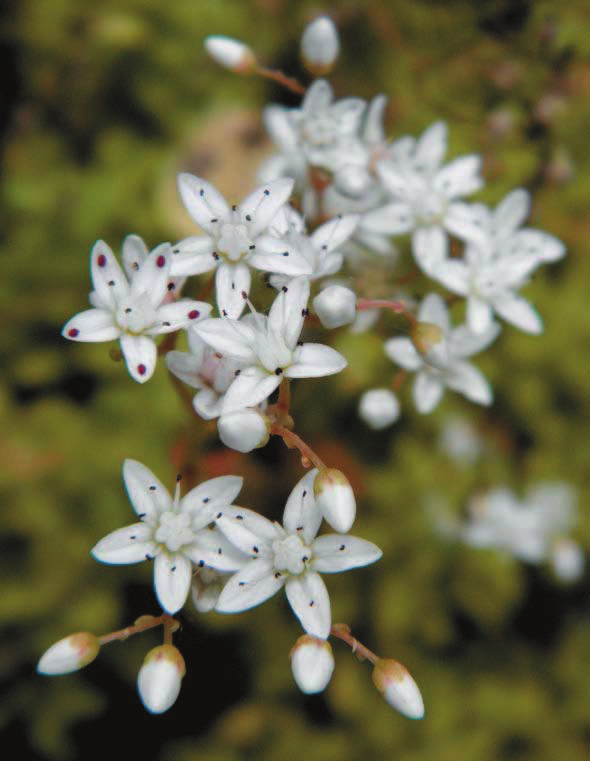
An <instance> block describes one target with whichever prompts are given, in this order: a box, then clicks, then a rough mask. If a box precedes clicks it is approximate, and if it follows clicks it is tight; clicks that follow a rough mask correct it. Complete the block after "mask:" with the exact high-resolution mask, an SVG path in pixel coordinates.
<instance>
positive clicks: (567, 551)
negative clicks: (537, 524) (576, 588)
mask: <svg viewBox="0 0 590 761" xmlns="http://www.w3.org/2000/svg"><path fill="white" fill-rule="evenodd" d="M550 562H551V567H552V568H553V573H554V574H555V575H556V576H557V578H558V579H559V580H560V581H563V582H564V583H566V584H571V583H572V582H575V581H578V580H579V579H581V578H582V576H583V575H584V568H585V566H586V559H585V557H584V550H583V549H582V548H581V547H580V545H579V544H578V543H577V542H574V540H573V539H569V538H568V537H559V538H558V539H556V540H555V542H554V543H553V547H552V548H551V554H550Z"/></svg>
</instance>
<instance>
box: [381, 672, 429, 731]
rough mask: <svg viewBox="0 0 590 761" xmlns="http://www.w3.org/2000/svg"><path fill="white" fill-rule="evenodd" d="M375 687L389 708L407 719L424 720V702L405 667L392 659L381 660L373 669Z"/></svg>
mask: <svg viewBox="0 0 590 761" xmlns="http://www.w3.org/2000/svg"><path fill="white" fill-rule="evenodd" d="M373 682H374V684H375V687H377V689H378V690H379V692H381V693H382V694H383V697H384V698H385V700H387V702H388V703H389V705H390V706H392V707H393V708H395V709H396V710H397V711H399V712H400V713H403V715H404V716H407V717H408V719H423V718H424V701H423V700H422V695H421V694H420V690H419V689H418V685H417V684H416V682H415V681H414V680H413V679H412V676H411V674H410V672H409V671H408V670H407V668H406V667H405V666H403V665H402V664H401V663H398V661H394V660H393V658H381V659H379V660H378V661H377V663H376V664H375V668H374V669H373Z"/></svg>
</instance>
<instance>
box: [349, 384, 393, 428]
mask: <svg viewBox="0 0 590 761" xmlns="http://www.w3.org/2000/svg"><path fill="white" fill-rule="evenodd" d="M359 415H360V417H361V419H362V420H363V421H364V422H365V423H366V424H367V425H368V426H369V428H372V429H373V430H375V431H380V430H382V429H383V428H387V427H388V426H390V425H391V424H392V423H395V421H396V420H397V419H398V418H399V415H400V407H399V401H398V399H397V396H396V395H395V394H394V393H393V391H392V390H391V389H389V388H372V389H370V390H369V391H365V393H364V394H363V395H362V396H361V399H360V402H359Z"/></svg>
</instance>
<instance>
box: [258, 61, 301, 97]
mask: <svg viewBox="0 0 590 761" xmlns="http://www.w3.org/2000/svg"><path fill="white" fill-rule="evenodd" d="M256 73H257V74H260V76H261V77H265V78H266V79H272V80H273V81H274V82H278V84H280V85H282V86H283V87H286V88H287V90H291V92H294V93H297V95H305V87H304V86H303V85H302V84H300V83H299V82H298V81H297V80H296V79H295V78H294V77H288V76H287V75H286V74H283V72H282V71H278V70H274V69H267V68H266V66H257V67H256Z"/></svg>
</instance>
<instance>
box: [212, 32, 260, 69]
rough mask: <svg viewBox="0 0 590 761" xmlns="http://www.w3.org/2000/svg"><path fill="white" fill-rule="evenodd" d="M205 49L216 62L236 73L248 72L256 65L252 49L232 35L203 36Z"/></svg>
mask: <svg viewBox="0 0 590 761" xmlns="http://www.w3.org/2000/svg"><path fill="white" fill-rule="evenodd" d="M205 50H206V51H207V52H208V53H209V55H210V56H211V58H213V59H214V60H215V61H217V63H218V64H220V65H221V66H223V67H225V68H226V69H231V71H235V72H237V73H238V74H249V73H250V72H251V71H253V70H254V68H255V67H256V56H255V55H254V53H253V52H252V50H251V49H250V48H249V47H248V46H247V45H245V44H244V43H243V42H240V41H239V40H234V39H233V38H232V37H225V36H224V35H210V36H209V37H205Z"/></svg>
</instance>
